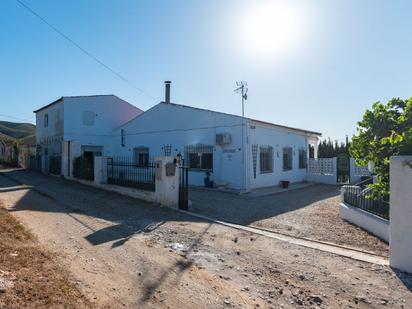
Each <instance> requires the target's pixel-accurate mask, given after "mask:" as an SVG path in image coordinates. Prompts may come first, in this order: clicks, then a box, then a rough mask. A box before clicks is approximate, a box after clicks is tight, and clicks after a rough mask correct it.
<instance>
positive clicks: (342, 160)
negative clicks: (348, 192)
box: [336, 154, 350, 183]
mask: <svg viewBox="0 0 412 309" xmlns="http://www.w3.org/2000/svg"><path fill="white" fill-rule="evenodd" d="M336 175H337V179H336V181H337V183H350V157H349V156H348V155H347V154H340V155H338V156H337V158H336Z"/></svg>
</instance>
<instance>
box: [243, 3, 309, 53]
mask: <svg viewBox="0 0 412 309" xmlns="http://www.w3.org/2000/svg"><path fill="white" fill-rule="evenodd" d="M240 23H241V25H242V26H241V29H240V31H239V32H238V33H239V34H240V38H241V44H242V46H243V48H244V50H245V51H246V52H247V53H251V54H252V55H253V56H255V57H263V58H268V57H269V58H280V57H281V56H282V54H284V53H287V52H289V51H291V50H292V49H293V48H294V47H296V46H297V43H299V40H300V38H301V35H302V32H303V16H302V13H301V11H300V10H299V9H298V7H296V6H293V5H292V4H290V2H286V1H285V2H280V1H279V2H278V1H266V2H258V3H257V4H256V2H252V6H249V7H248V8H247V10H245V11H244V12H243V16H242V18H241V21H240Z"/></svg>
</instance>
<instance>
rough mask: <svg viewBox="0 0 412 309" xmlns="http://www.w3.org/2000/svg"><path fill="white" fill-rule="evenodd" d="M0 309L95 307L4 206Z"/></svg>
mask: <svg viewBox="0 0 412 309" xmlns="http://www.w3.org/2000/svg"><path fill="white" fill-rule="evenodd" d="M0 308H3V309H6V308H92V305H91V303H90V302H89V301H88V300H87V299H86V298H85V297H84V296H83V295H82V294H81V293H80V292H79V290H78V289H77V288H76V287H75V285H74V284H73V283H72V282H70V280H69V275H68V273H67V272H66V271H65V270H64V269H63V268H62V267H61V266H59V265H58V262H57V261H56V256H55V254H53V253H51V252H49V251H47V250H45V249H44V248H42V247H41V246H40V245H39V244H38V242H37V240H36V239H35V237H34V236H33V235H32V234H31V233H29V232H28V231H27V230H26V229H25V228H24V227H23V226H22V225H21V224H20V223H19V222H18V221H17V220H16V219H15V218H14V217H13V216H12V215H11V214H10V213H9V212H8V211H7V210H6V209H4V208H2V207H1V205H0Z"/></svg>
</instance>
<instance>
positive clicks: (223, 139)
mask: <svg viewBox="0 0 412 309" xmlns="http://www.w3.org/2000/svg"><path fill="white" fill-rule="evenodd" d="M231 142H232V135H230V134H229V133H220V134H216V144H218V145H228V144H230V143H231Z"/></svg>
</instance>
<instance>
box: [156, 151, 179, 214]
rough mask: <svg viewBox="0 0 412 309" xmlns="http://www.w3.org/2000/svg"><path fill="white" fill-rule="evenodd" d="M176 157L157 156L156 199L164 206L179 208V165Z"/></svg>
mask: <svg viewBox="0 0 412 309" xmlns="http://www.w3.org/2000/svg"><path fill="white" fill-rule="evenodd" d="M175 160H176V159H175V158H174V157H157V158H155V164H156V192H155V199H156V201H157V202H158V203H160V204H161V205H163V206H167V207H173V208H178V204H179V167H178V166H177V162H176V161H175Z"/></svg>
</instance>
